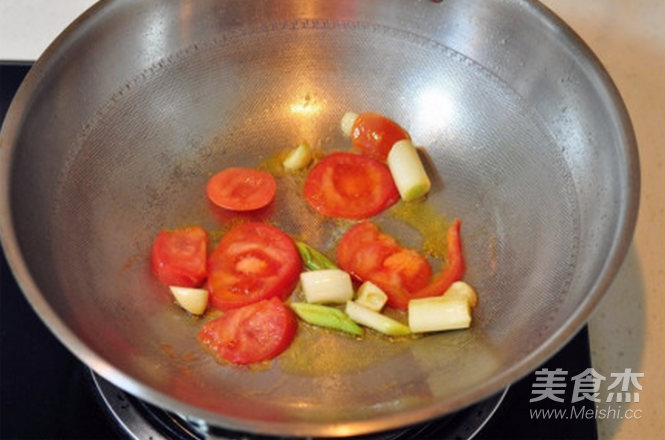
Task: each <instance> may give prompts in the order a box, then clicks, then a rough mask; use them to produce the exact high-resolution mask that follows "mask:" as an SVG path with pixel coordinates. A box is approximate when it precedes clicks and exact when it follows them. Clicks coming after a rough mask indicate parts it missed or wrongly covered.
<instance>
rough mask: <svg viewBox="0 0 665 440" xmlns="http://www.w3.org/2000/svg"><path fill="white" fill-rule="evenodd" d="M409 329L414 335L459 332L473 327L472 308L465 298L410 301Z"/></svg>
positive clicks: (442, 297) (439, 297)
mask: <svg viewBox="0 0 665 440" xmlns="http://www.w3.org/2000/svg"><path fill="white" fill-rule="evenodd" d="M408 313H409V328H410V329H411V331H412V332H413V333H426V332H440V331H444V330H458V329H463V328H469V327H470V326H471V306H470V305H469V301H468V300H466V299H463V298H446V297H445V295H444V296H437V297H432V298H422V299H412V300H411V301H409V311H408Z"/></svg>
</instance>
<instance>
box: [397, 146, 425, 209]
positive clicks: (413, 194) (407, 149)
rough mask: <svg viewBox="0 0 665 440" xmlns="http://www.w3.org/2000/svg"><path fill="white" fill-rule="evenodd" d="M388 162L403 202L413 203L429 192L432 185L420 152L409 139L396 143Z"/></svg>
mask: <svg viewBox="0 0 665 440" xmlns="http://www.w3.org/2000/svg"><path fill="white" fill-rule="evenodd" d="M387 162H388V168H390V172H391V174H392V176H393V180H394V181H395V186H397V190H398V191H399V194H400V196H401V197H402V200H404V201H405V202H411V201H413V200H417V199H420V198H421V197H424V196H425V195H426V194H427V193H428V192H429V190H430V188H431V187H432V183H431V181H430V179H429V177H428V176H427V172H426V171H425V167H424V166H423V163H422V161H421V160H420V156H419V155H418V150H417V149H416V147H415V146H414V145H413V142H411V141H410V140H409V139H404V140H401V141H398V142H395V145H393V147H392V148H391V149H390V153H388V159H387Z"/></svg>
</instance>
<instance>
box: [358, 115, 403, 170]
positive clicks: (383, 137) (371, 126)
mask: <svg viewBox="0 0 665 440" xmlns="http://www.w3.org/2000/svg"><path fill="white" fill-rule="evenodd" d="M403 139H410V136H409V133H407V131H406V130H404V129H403V128H402V127H400V126H399V125H398V124H397V123H396V122H394V121H393V120H391V119H389V118H387V117H385V116H383V115H380V114H378V113H361V114H360V115H359V116H358V118H356V120H355V121H354V123H353V127H352V128H351V140H352V141H353V145H354V146H356V147H357V148H359V149H360V151H362V152H363V153H365V154H367V155H369V156H372V157H373V158H375V159H378V160H384V161H385V160H386V159H387V158H388V153H390V149H391V148H392V147H393V145H395V142H397V141H401V140H403Z"/></svg>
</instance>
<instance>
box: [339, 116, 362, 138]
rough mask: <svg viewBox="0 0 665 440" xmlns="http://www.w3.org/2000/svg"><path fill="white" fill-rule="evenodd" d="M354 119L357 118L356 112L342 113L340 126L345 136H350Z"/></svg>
mask: <svg viewBox="0 0 665 440" xmlns="http://www.w3.org/2000/svg"><path fill="white" fill-rule="evenodd" d="M356 119H358V113H353V112H346V113H344V116H342V123H341V128H342V133H344V135H345V136H348V137H350V136H351V131H352V130H353V124H354V123H355V122H356Z"/></svg>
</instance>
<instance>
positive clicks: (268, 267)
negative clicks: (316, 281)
mask: <svg viewBox="0 0 665 440" xmlns="http://www.w3.org/2000/svg"><path fill="white" fill-rule="evenodd" d="M301 270H302V260H301V259H300V254H299V253H298V248H297V247H296V245H295V243H294V242H293V240H292V239H291V237H289V236H288V235H286V234H285V233H283V232H282V231H280V230H279V229H277V228H275V227H273V226H270V225H268V224H265V223H245V224H243V225H240V226H236V227H235V228H233V229H231V230H230V231H229V232H228V233H227V234H226V235H224V237H222V240H221V241H220V243H219V245H218V246H217V248H216V249H215V250H214V251H213V253H212V254H211V255H210V258H209V259H208V281H207V283H206V285H207V288H208V291H209V292H210V301H211V303H212V305H213V306H214V307H216V308H218V309H220V310H228V309H233V308H237V307H242V306H244V305H247V304H251V303H254V302H257V301H260V300H262V299H267V298H271V297H273V296H276V297H278V298H281V299H286V298H287V297H288V296H289V295H290V294H291V292H292V291H293V289H294V288H295V286H296V284H297V283H298V279H299V276H300V272H301Z"/></svg>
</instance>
